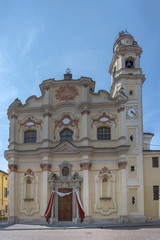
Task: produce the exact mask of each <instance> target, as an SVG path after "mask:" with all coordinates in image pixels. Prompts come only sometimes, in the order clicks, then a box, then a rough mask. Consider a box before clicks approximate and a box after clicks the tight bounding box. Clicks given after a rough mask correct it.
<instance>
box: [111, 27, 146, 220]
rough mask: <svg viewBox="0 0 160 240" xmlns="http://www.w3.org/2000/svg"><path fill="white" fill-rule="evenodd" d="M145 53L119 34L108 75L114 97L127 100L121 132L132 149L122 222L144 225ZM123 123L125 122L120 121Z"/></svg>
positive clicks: (129, 37)
mask: <svg viewBox="0 0 160 240" xmlns="http://www.w3.org/2000/svg"><path fill="white" fill-rule="evenodd" d="M141 54H142V49H141V48H140V47H139V45H138V43H137V42H136V41H135V40H134V38H133V36H132V35H131V34H130V33H128V32H123V31H122V32H120V33H119V36H118V37H117V39H116V41H115V43H114V45H113V58H112V62H111V64H110V68H109V72H110V75H111V90H110V94H111V97H116V96H117V95H118V92H121V93H123V94H125V95H126V96H127V97H128V100H127V102H126V103H125V106H124V111H123V113H122V112H121V117H120V116H119V120H118V121H119V128H120V130H119V132H120V133H121V136H125V137H126V140H127V144H128V145H130V148H129V151H128V152H127V155H126V162H127V164H126V175H125V176H126V177H125V178H126V180H125V181H126V183H127V184H126V198H128V199H123V196H122V199H123V202H124V201H126V202H127V204H128V206H126V207H125V206H124V205H122V206H121V208H122V213H123V214H122V215H123V216H122V219H123V218H124V219H125V218H128V217H129V218H130V220H131V221H132V219H133V220H135V219H136V218H138V220H141V221H145V216H144V189H143V115H142V114H143V112H142V85H143V82H144V81H145V76H144V75H143V74H142V69H141V67H140V56H141ZM121 119H123V121H122V120H121Z"/></svg>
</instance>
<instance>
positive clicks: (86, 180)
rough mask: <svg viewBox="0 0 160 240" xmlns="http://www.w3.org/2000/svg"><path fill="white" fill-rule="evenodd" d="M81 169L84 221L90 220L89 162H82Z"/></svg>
mask: <svg viewBox="0 0 160 240" xmlns="http://www.w3.org/2000/svg"><path fill="white" fill-rule="evenodd" d="M80 166H81V170H82V171H83V206H84V209H85V213H86V217H85V219H84V223H88V222H90V187H91V186H90V182H89V180H90V170H91V163H89V162H83V163H81V164H80Z"/></svg>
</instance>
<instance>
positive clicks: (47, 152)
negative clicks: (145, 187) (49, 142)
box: [5, 143, 130, 160]
mask: <svg viewBox="0 0 160 240" xmlns="http://www.w3.org/2000/svg"><path fill="white" fill-rule="evenodd" d="M70 144H71V145H72V146H74V148H76V149H77V151H74V152H65V153H64V152H55V149H56V148H57V146H55V147H52V148H51V147H48V148H37V149H35V150H7V151H5V158H6V159H7V160H8V159H9V158H11V157H15V158H16V157H23V156H25V157H27V156H28V157H29V156H30V157H31V158H35V157H43V156H48V157H53V156H54V155H56V156H60V155H68V154H69V155H75V154H76V155H77V154H79V156H82V155H83V154H94V155H95V154H100V153H101V154H105V155H106V154H108V153H110V154H115V153H116V154H117V153H120V152H121V151H122V152H123V153H124V152H126V151H128V150H129V148H130V145H119V146H117V147H106V148H95V147H93V146H79V147H77V146H75V145H73V144H72V143H70Z"/></svg>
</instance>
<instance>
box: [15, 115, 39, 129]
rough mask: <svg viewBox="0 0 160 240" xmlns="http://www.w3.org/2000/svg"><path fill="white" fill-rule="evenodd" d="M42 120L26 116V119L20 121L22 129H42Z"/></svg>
mask: <svg viewBox="0 0 160 240" xmlns="http://www.w3.org/2000/svg"><path fill="white" fill-rule="evenodd" d="M41 122H42V121H41V120H38V119H36V118H34V117H33V116H26V117H25V118H24V119H22V120H20V121H19V124H20V128H29V129H30V128H33V127H35V128H41V129H42V125H41Z"/></svg>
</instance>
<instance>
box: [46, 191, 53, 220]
mask: <svg viewBox="0 0 160 240" xmlns="http://www.w3.org/2000/svg"><path fill="white" fill-rule="evenodd" d="M53 199H54V192H52V193H51V197H50V200H49V203H48V206H47V209H46V211H45V214H44V216H45V218H46V222H48V218H49V217H50V215H51V209H52V205H53Z"/></svg>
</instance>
